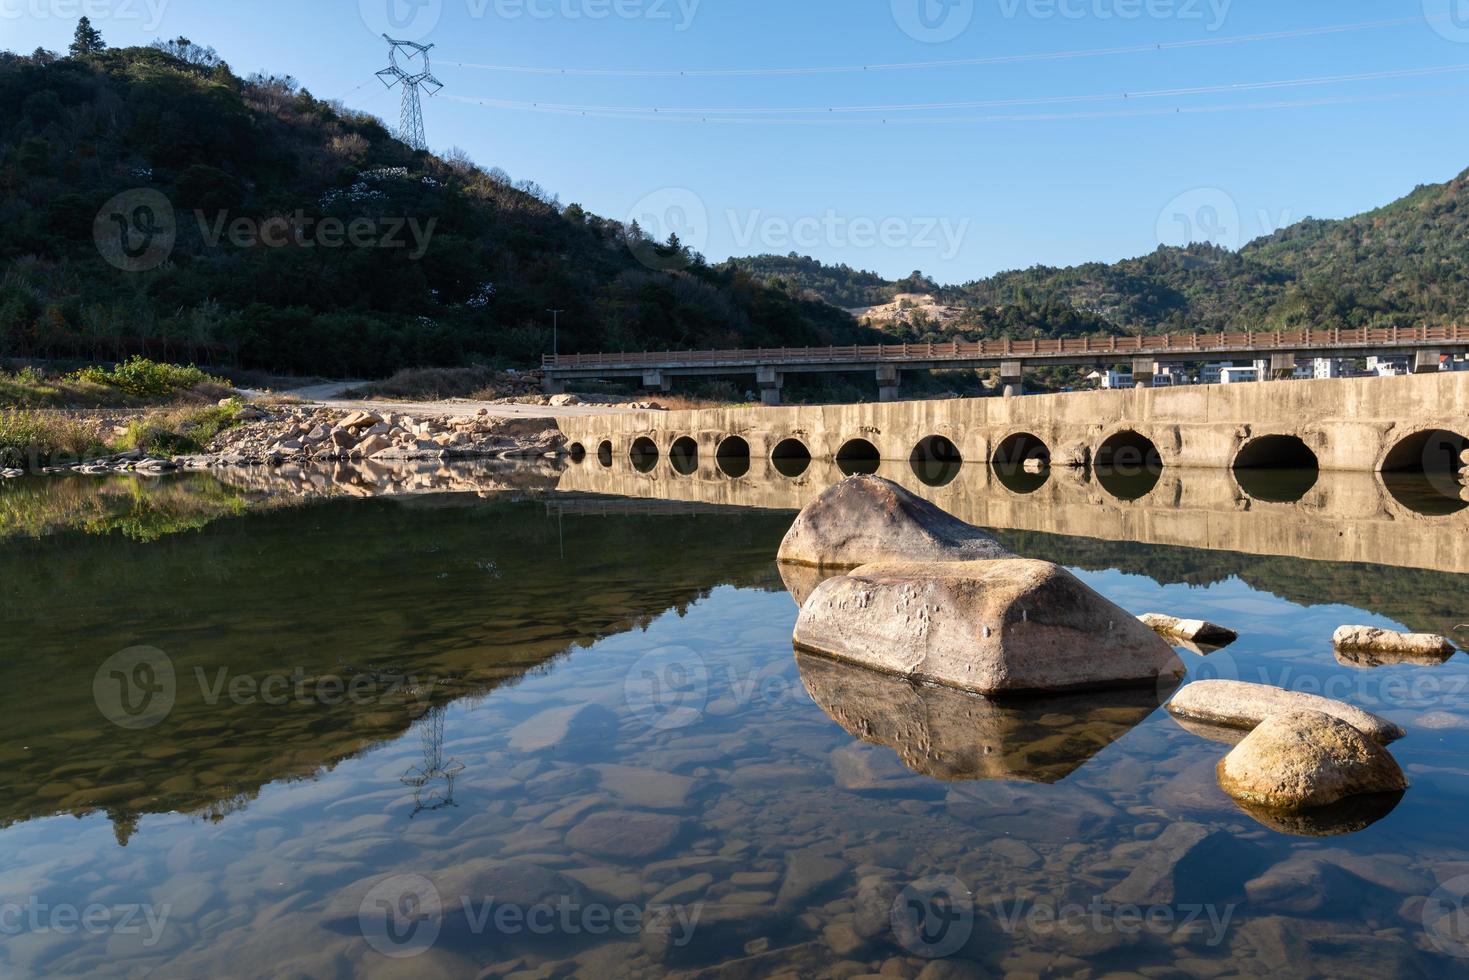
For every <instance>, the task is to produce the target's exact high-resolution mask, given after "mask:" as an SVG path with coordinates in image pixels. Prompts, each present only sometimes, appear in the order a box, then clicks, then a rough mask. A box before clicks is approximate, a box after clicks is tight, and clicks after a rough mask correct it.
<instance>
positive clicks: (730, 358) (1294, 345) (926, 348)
mask: <svg viewBox="0 0 1469 980" xmlns="http://www.w3.org/2000/svg"><path fill="white" fill-rule="evenodd" d="M1433 343H1469V327H1465V326H1460V325H1459V324H1447V325H1443V324H1441V325H1437V326H1417V327H1370V328H1369V327H1364V328H1359V329H1356V330H1340V329H1335V328H1333V329H1330V330H1293V331H1280V330H1274V331H1268V332H1260V333H1256V332H1253V331H1246V332H1232V333H1224V332H1221V333H1209V334H1199V333H1196V334H1159V335H1155V336H1128V337H1118V336H1111V337H1062V338H1059V339H1053V340H1013V339H1011V338H1008V337H1006V338H1002V339H999V340H979V341H959V340H956V341H950V342H948V343H942V344H878V345H866V346H859V345H855V344H853V345H850V346H843V347H771V348H767V347H762V348H754V349H745V350H704V351H662V352H648V351H644V352H641V353H620V354H547V355H545V356H544V357H542V359H541V364H542V366H543V367H547V368H648V369H655V368H661V367H670V368H671V367H679V366H695V365H719V364H730V365H740V366H755V365H759V366H769V367H778V366H780V365H782V364H812V363H816V364H843V363H870V362H873V361H898V362H904V361H965V360H973V359H975V358H984V357H1011V356H1015V357H1046V356H1052V357H1061V356H1067V355H1074V354H1082V355H1086V354H1099V355H1101V354H1127V355H1135V356H1143V355H1148V354H1160V355H1162V354H1177V353H1179V352H1195V351H1197V352H1199V353H1209V352H1211V351H1239V352H1246V351H1270V350H1290V351H1297V352H1300V353H1309V352H1310V351H1311V350H1313V349H1334V348H1341V347H1353V348H1368V347H1375V346H1376V347H1383V348H1387V347H1409V346H1415V345H1427V344H1433Z"/></svg>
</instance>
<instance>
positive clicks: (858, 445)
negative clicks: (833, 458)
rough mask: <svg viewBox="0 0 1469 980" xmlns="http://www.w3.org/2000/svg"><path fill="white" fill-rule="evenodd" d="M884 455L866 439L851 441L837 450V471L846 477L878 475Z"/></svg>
mask: <svg viewBox="0 0 1469 980" xmlns="http://www.w3.org/2000/svg"><path fill="white" fill-rule="evenodd" d="M881 465H882V453H880V452H878V451H877V447H876V446H874V445H873V444H872V443H870V442H868V441H867V440H866V439H849V440H847V441H846V442H845V443H843V444H842V448H841V449H838V450H837V469H839V470H841V471H842V473H843V474H844V475H846V476H855V475H857V474H869V473H876V472H877V470H878V467H880V466H881Z"/></svg>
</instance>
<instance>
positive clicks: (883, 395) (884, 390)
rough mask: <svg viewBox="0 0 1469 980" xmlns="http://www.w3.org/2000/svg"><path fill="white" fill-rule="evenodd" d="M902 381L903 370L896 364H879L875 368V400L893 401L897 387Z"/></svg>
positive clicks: (895, 397) (896, 397) (896, 395)
mask: <svg viewBox="0 0 1469 980" xmlns="http://www.w3.org/2000/svg"><path fill="white" fill-rule="evenodd" d="M902 381H903V372H902V371H901V370H899V368H898V366H897V365H896V364H880V365H878V368H877V400H878V401H880V402H895V401H897V400H898V388H899V386H900V385H901V384H902Z"/></svg>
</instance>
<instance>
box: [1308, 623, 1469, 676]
mask: <svg viewBox="0 0 1469 980" xmlns="http://www.w3.org/2000/svg"><path fill="white" fill-rule="evenodd" d="M1331 645H1332V646H1333V647H1335V648H1336V653H1337V658H1336V659H1337V660H1338V661H1341V662H1342V663H1346V664H1349V665H1352V666H1360V667H1377V666H1380V665H1382V664H1419V665H1425V666H1437V665H1438V664H1441V663H1443V662H1444V661H1445V660H1448V659H1449V658H1450V657H1452V656H1453V655H1454V653H1455V652H1456V651H1455V649H1454V645H1453V643H1451V642H1449V639H1448V638H1447V637H1444V636H1437V635H1435V634H1433V633H1394V632H1392V631H1390V630H1383V629H1375V628H1373V627H1371V626H1343V627H1341V628H1340V629H1338V630H1337V631H1336V632H1335V633H1333V634H1332V636H1331ZM1343 658H1345V659H1343Z"/></svg>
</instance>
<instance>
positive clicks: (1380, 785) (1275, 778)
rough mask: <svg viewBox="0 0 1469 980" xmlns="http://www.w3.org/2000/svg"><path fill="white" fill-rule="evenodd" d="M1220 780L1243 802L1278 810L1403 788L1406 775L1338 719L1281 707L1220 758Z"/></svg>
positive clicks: (1383, 752) (1389, 757)
mask: <svg viewBox="0 0 1469 980" xmlns="http://www.w3.org/2000/svg"><path fill="white" fill-rule="evenodd" d="M1218 775H1219V785H1220V787H1221V788H1222V789H1223V790H1224V791H1225V792H1226V793H1228V794H1229V795H1230V796H1232V797H1234V798H1235V799H1236V800H1239V801H1240V802H1242V803H1246V804H1250V805H1252V806H1255V807H1267V808H1271V809H1280V810H1301V809H1309V808H1313V807H1323V806H1330V805H1332V804H1334V803H1339V802H1341V801H1342V800H1345V799H1348V798H1350V797H1354V796H1364V795H1369V794H1374V793H1401V792H1402V791H1403V790H1405V789H1407V788H1408V780H1407V777H1406V776H1404V775H1403V770H1402V769H1400V768H1399V767H1398V763H1397V760H1395V759H1394V758H1393V757H1392V755H1391V754H1390V753H1389V752H1388V751H1387V750H1386V749H1384V748H1383V747H1382V746H1381V745H1379V744H1377V743H1376V742H1374V741H1373V740H1372V739H1370V738H1368V737H1367V736H1366V735H1364V734H1362V732H1360V731H1359V730H1357V729H1356V728H1354V727H1353V726H1351V725H1349V724H1347V723H1346V722H1344V721H1342V720H1341V719H1340V718H1336V717H1333V716H1332V715H1328V714H1325V713H1323V712H1320V711H1285V712H1281V713H1278V714H1273V715H1271V716H1270V717H1268V718H1266V719H1265V720H1264V721H1262V722H1260V724H1259V725H1257V726H1256V727H1255V730H1254V731H1252V732H1250V734H1249V735H1247V736H1245V739H1244V741H1242V742H1240V743H1239V744H1238V745H1236V746H1235V747H1234V748H1233V749H1232V750H1231V751H1230V753H1229V754H1228V755H1226V756H1225V757H1224V759H1223V760H1222V761H1220V763H1219V768H1218Z"/></svg>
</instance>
